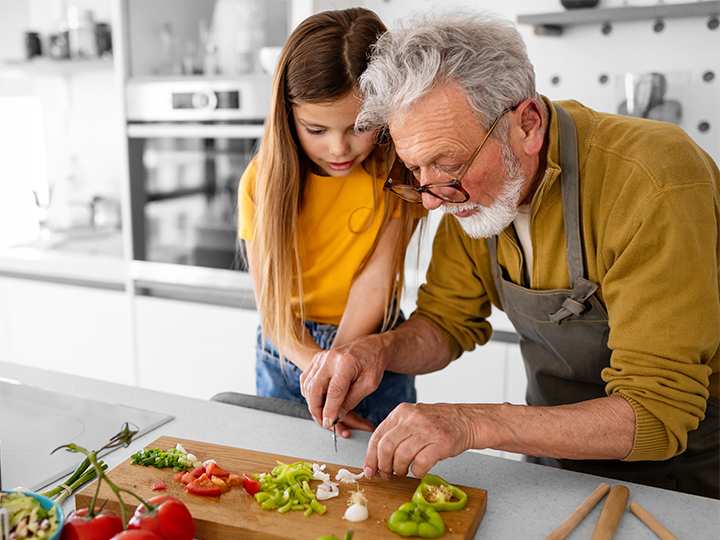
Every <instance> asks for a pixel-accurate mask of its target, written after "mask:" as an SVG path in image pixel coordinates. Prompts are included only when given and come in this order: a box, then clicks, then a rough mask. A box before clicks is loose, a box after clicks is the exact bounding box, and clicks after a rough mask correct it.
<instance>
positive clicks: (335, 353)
mask: <svg viewBox="0 0 720 540" xmlns="http://www.w3.org/2000/svg"><path fill="white" fill-rule="evenodd" d="M377 340H378V336H377V335H374V336H367V337H363V338H359V339H357V340H355V341H353V342H352V343H348V344H347V345H343V346H342V347H338V348H337V349H329V350H326V351H321V352H319V353H317V354H316V355H315V356H314V358H313V360H312V363H311V364H310V366H309V367H308V368H307V369H306V370H305V371H304V372H303V374H302V375H301V376H300V390H301V392H302V394H303V396H304V397H305V399H306V400H307V402H308V409H309V410H310V414H312V416H313V418H314V419H315V421H316V422H318V423H319V424H320V425H322V426H323V427H326V428H327V427H330V425H331V424H332V422H333V421H335V419H339V421H341V422H342V421H343V416H344V415H343V411H351V410H352V409H354V408H355V406H357V404H358V403H360V402H361V401H362V400H363V398H365V397H366V396H368V395H369V394H371V393H372V392H374V391H375V390H376V389H377V387H378V385H379V384H380V381H382V377H383V373H384V371H385V365H386V363H387V362H385V361H382V359H380V358H379V357H378V351H379V350H380V347H379V346H378V344H377Z"/></svg>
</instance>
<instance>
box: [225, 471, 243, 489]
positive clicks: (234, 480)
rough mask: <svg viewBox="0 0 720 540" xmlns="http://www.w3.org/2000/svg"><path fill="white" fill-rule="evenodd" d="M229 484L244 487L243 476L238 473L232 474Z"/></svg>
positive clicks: (229, 477)
mask: <svg viewBox="0 0 720 540" xmlns="http://www.w3.org/2000/svg"><path fill="white" fill-rule="evenodd" d="M227 484H228V486H230V487H243V477H242V476H238V475H237V474H231V475H230V476H228V479H227Z"/></svg>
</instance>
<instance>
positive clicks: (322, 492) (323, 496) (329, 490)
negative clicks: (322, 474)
mask: <svg viewBox="0 0 720 540" xmlns="http://www.w3.org/2000/svg"><path fill="white" fill-rule="evenodd" d="M338 495H340V490H339V489H338V485H337V484H334V483H332V482H324V483H322V484H320V485H319V486H318V487H317V490H316V492H315V498H316V499H317V500H318V501H324V500H327V499H332V498H333V497H337V496H338Z"/></svg>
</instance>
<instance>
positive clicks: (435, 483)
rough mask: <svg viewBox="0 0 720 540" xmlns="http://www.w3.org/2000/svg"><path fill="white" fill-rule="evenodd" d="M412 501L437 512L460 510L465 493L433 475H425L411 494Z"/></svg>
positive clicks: (465, 501)
mask: <svg viewBox="0 0 720 540" xmlns="http://www.w3.org/2000/svg"><path fill="white" fill-rule="evenodd" d="M412 501H413V502H416V503H424V504H427V505H430V506H431V507H432V508H433V509H435V511H437V512H453V511H455V510H462V509H463V508H465V504H466V503H467V493H465V492H464V491H463V490H461V489H460V488H457V487H455V486H453V485H451V484H448V483H447V482H446V481H445V480H443V479H442V478H440V477H439V476H435V475H434V474H426V475H425V476H424V477H423V479H422V481H421V482H420V485H419V486H418V487H417V489H416V490H415V493H413V496H412Z"/></svg>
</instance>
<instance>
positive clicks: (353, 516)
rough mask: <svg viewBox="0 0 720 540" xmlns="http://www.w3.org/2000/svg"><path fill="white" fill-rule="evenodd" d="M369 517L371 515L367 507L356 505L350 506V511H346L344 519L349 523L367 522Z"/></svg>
mask: <svg viewBox="0 0 720 540" xmlns="http://www.w3.org/2000/svg"><path fill="white" fill-rule="evenodd" d="M368 516H369V514H368V509H367V506H365V505H363V504H359V503H355V504H353V505H351V506H348V509H347V510H345V516H344V518H345V519H346V520H348V521H365V520H366V519H367V518H368Z"/></svg>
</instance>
